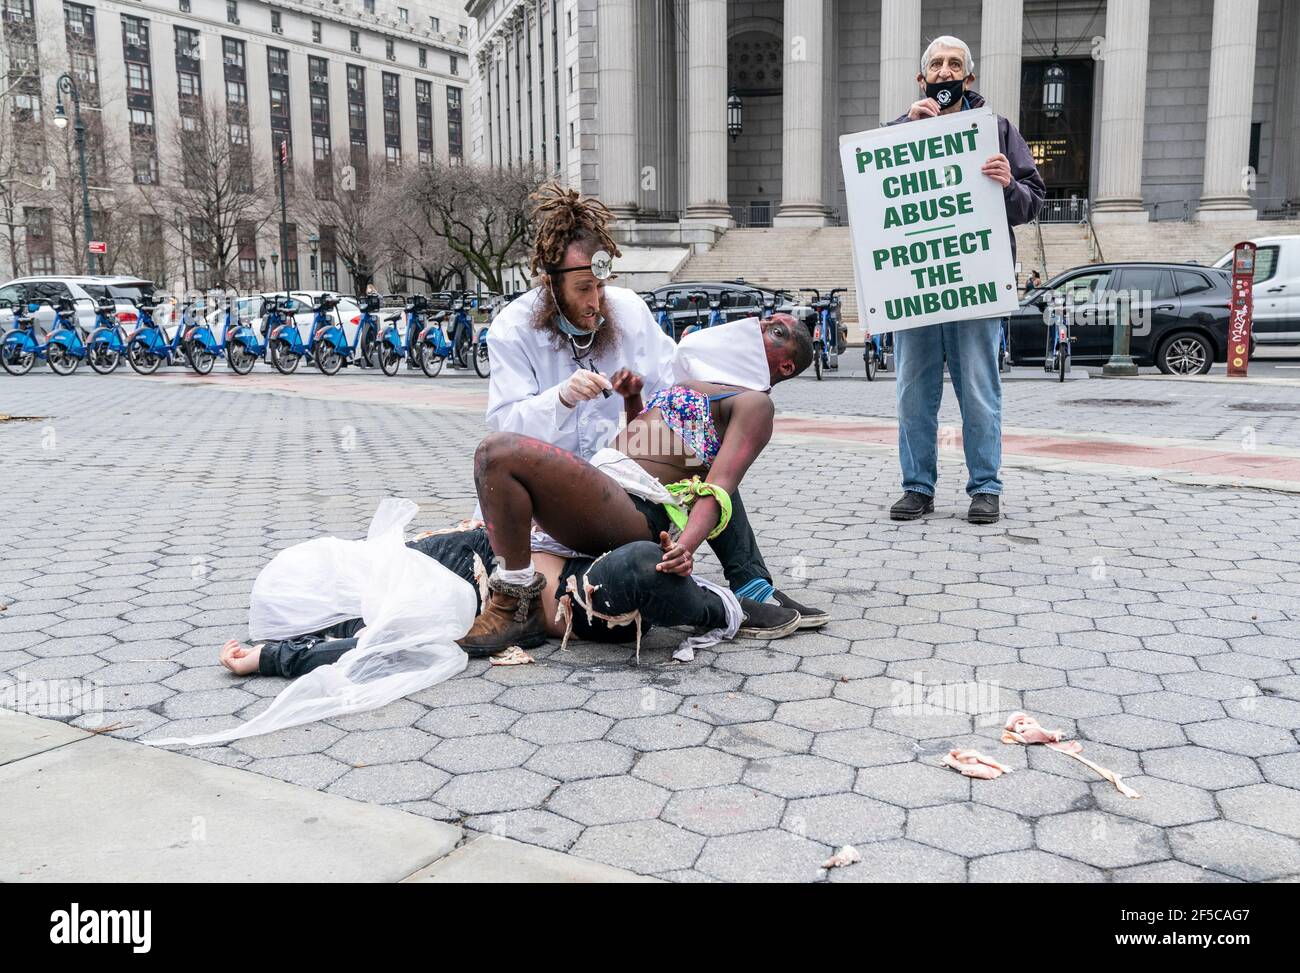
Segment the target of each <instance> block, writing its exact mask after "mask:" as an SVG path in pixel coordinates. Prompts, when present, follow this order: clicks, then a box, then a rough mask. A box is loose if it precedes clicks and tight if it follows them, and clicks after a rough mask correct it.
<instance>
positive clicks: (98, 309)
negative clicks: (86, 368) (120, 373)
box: [86, 298, 126, 375]
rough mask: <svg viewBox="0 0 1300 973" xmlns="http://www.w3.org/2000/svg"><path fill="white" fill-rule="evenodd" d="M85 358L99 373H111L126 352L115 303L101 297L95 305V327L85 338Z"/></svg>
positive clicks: (115, 369)
mask: <svg viewBox="0 0 1300 973" xmlns="http://www.w3.org/2000/svg"><path fill="white" fill-rule="evenodd" d="M86 349H87V354H86V360H87V361H89V362H90V367H91V368H93V369H94V370H95V371H96V372H98V373H99V374H100V375H111V374H112V373H113V372H115V371H117V367H118V366H119V365H121V364H122V356H123V355H125V354H126V333H125V332H124V331H123V330H122V325H121V324H120V323H118V317H117V304H116V303H115V302H114V301H113V300H112V299H111V298H103V299H101V300H100V301H99V302H98V303H96V305H95V329H94V330H93V331H91V332H90V337H89V338H88V339H87V340H86Z"/></svg>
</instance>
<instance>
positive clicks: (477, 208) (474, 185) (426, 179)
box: [404, 163, 545, 291]
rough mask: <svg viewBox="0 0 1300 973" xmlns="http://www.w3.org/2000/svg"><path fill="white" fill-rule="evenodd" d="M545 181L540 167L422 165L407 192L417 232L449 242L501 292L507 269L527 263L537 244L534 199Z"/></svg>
mask: <svg viewBox="0 0 1300 973" xmlns="http://www.w3.org/2000/svg"><path fill="white" fill-rule="evenodd" d="M544 178H545V176H544V173H543V171H542V170H541V168H540V167H535V166H520V167H514V168H508V169H495V168H489V167H485V166H462V165H449V164H447V163H435V164H433V165H431V166H421V167H420V168H419V169H417V170H415V171H414V173H413V174H412V177H411V179H410V181H409V182H408V183H406V185H405V190H404V193H405V197H406V202H407V205H408V206H409V207H410V209H411V229H412V232H415V233H419V234H429V235H432V236H434V237H436V238H438V239H440V240H442V241H444V242H445V243H446V245H447V247H448V249H449V250H450V251H451V252H452V253H453V254H455V255H456V257H458V258H459V260H460V261H463V262H464V265H465V266H466V267H467V268H468V269H469V271H470V272H471V273H472V274H474V276H476V277H477V278H478V279H479V280H480V281H482V282H483V283H484V284H485V285H486V286H487V287H488V288H490V289H492V290H495V291H500V290H502V289H503V286H502V278H503V275H504V272H505V270H506V269H508V268H510V267H514V266H516V265H518V264H519V263H521V262H522V261H523V259H524V256H525V254H526V253H527V249H528V246H529V244H530V243H531V242H532V224H531V220H530V219H529V203H528V197H529V196H530V195H532V193H533V192H535V191H536V190H537V188H538V187H539V186H541V184H542V181H543V179H544Z"/></svg>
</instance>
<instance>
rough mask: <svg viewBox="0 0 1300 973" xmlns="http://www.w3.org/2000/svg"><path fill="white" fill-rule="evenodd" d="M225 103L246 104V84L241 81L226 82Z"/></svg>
mask: <svg viewBox="0 0 1300 973" xmlns="http://www.w3.org/2000/svg"><path fill="white" fill-rule="evenodd" d="M226 104H227V105H236V106H238V105H247V104H248V86H247V85H246V84H244V82H242V81H227V82H226Z"/></svg>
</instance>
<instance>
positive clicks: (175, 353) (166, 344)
mask: <svg viewBox="0 0 1300 973" xmlns="http://www.w3.org/2000/svg"><path fill="white" fill-rule="evenodd" d="M165 309H166V305H163V304H156V305H154V306H153V307H145V306H143V305H141V306H140V326H139V327H138V328H136V329H135V331H133V332H132V333H131V336H130V337H129V338H127V340H126V361H127V364H128V365H130V366H131V367H132V368H133V369H134V370H135V371H136V372H137V373H138V374H140V375H152V374H153V373H154V372H156V371H158V369H159V368H161V367H162V366H163V365H174V364H177V363H183V364H188V361H187V359H186V355H185V349H184V348H183V347H181V336H182V329H181V327H180V322H179V321H178V322H177V325H176V327H175V328H174V329H173V330H172V336H171V337H170V338H168V337H167V334H166V331H165V330H164V329H163V328H162V327H161V326H160V325H159V324H158V323H157V316H158V313H159V312H160V311H162V310H165Z"/></svg>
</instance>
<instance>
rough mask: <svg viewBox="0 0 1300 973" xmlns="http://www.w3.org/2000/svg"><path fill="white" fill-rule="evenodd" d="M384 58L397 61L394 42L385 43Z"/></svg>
mask: <svg viewBox="0 0 1300 973" xmlns="http://www.w3.org/2000/svg"><path fill="white" fill-rule="evenodd" d="M384 56H385V57H387V58H388V60H390V61H396V60H397V55H396V54H395V53H394V52H393V42H392V41H384Z"/></svg>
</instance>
